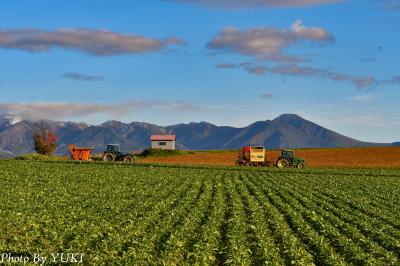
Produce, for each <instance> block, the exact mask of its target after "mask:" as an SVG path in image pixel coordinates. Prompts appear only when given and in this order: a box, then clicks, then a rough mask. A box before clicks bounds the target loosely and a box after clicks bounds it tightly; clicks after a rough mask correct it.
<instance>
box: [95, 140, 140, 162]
mask: <svg viewBox="0 0 400 266" xmlns="http://www.w3.org/2000/svg"><path fill="white" fill-rule="evenodd" d="M103 161H105V162H114V161H123V162H133V161H134V157H133V154H131V153H122V152H121V148H120V146H119V144H107V150H106V151H104V152H103Z"/></svg>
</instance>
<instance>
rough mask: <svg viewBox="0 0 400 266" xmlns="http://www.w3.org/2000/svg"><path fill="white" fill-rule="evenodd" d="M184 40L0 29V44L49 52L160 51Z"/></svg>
mask: <svg viewBox="0 0 400 266" xmlns="http://www.w3.org/2000/svg"><path fill="white" fill-rule="evenodd" d="M184 43H185V42H184V41H182V40H181V39H178V38H176V37H168V38H165V39H152V38H147V37H143V36H137V35H125V34H122V33H118V32H112V31H107V30H90V29H58V30H54V31H47V30H38V29H0V47H1V48H5V49H17V50H23V51H28V52H48V51H50V50H51V49H52V48H61V49H67V50H76V51H80V52H82V53H86V54H89V55H93V56H112V55H120V54H141V53H148V52H157V51H161V50H164V49H166V48H167V47H169V46H171V45H183V44H184Z"/></svg>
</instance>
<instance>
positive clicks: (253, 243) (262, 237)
mask: <svg viewBox="0 0 400 266" xmlns="http://www.w3.org/2000/svg"><path fill="white" fill-rule="evenodd" d="M248 178H251V175H249V174H248V173H242V174H241V175H240V176H238V178H235V180H234V181H235V184H236V187H237V190H238V192H239V196H240V198H241V200H242V202H243V204H244V206H245V212H246V224H247V235H248V242H249V243H250V249H251V251H252V254H253V261H252V262H253V264H254V265H263V264H264V265H284V264H285V263H284V260H283V259H282V257H281V256H280V252H279V247H277V246H276V244H275V241H274V238H273V237H272V235H273V233H272V232H271V230H270V228H268V225H267V222H266V220H265V215H264V211H263V206H261V205H260V204H259V203H258V201H257V200H256V199H255V197H254V196H253V195H251V193H250V192H249V190H248V188H247V187H246V185H245V183H244V182H245V181H244V180H245V179H248Z"/></svg>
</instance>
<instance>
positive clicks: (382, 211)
mask: <svg viewBox="0 0 400 266" xmlns="http://www.w3.org/2000/svg"><path fill="white" fill-rule="evenodd" d="M398 195H400V170H394V169H391V170H379V169H366V170H363V169H348V170H347V169H306V170H297V169H289V170H284V171H281V170H277V169H264V168H238V167H218V168H212V167H187V166H185V167H179V166H162V165H151V164H149V165H129V164H103V163H99V164H96V163H71V162H53V163H52V162H41V161H16V160H3V161H0V259H2V260H3V261H0V264H1V263H5V264H7V263H8V264H11V263H12V262H11V261H7V256H9V255H8V254H11V256H13V257H14V258H16V257H18V256H25V257H27V258H29V259H30V262H31V263H32V262H33V261H32V260H33V258H34V256H35V254H40V255H41V256H44V257H48V261H47V262H48V263H49V264H50V263H51V261H50V259H51V254H56V253H64V254H68V253H69V254H71V253H79V254H80V253H83V254H84V258H83V261H84V262H83V263H84V264H85V265H110V264H117V265H222V264H225V265H313V264H315V265H348V264H350V265H398V264H399V263H400V260H399V259H400V233H399V232H400V222H399V219H398V217H400V207H399V206H400V197H399V196H398ZM5 254H7V256H6V255H5ZM53 264H57V262H53Z"/></svg>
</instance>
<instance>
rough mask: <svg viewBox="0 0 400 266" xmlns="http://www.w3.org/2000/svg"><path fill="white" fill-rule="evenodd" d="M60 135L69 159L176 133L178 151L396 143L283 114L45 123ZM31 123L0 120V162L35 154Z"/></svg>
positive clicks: (59, 151) (140, 145) (137, 147)
mask: <svg viewBox="0 0 400 266" xmlns="http://www.w3.org/2000/svg"><path fill="white" fill-rule="evenodd" d="M46 122H47V123H48V124H49V126H50V128H51V129H52V130H53V131H54V132H55V133H56V135H57V136H58V147H57V151H56V153H57V154H68V153H69V151H68V144H70V143H73V144H75V145H76V146H78V147H79V146H85V147H87V146H90V147H95V152H96V153H99V152H102V151H103V150H104V148H105V146H106V145H107V144H108V143H118V144H120V145H121V148H122V149H123V150H125V151H132V150H142V149H145V148H148V147H149V146H150V135H151V134H169V133H172V134H175V135H176V136H177V148H178V149H191V150H216V149H237V148H239V147H242V146H246V145H260V146H265V147H268V148H284V147H285V148H325V147H362V146H388V145H399V143H393V144H387V143H370V142H362V141H359V140H356V139H352V138H349V137H346V136H343V135H341V134H339V133H336V132H334V131H332V130H329V129H326V128H324V127H321V126H319V125H317V124H315V123H313V122H311V121H308V120H306V119H304V118H302V117H300V116H298V115H295V114H283V115H280V116H278V117H277V118H275V119H273V120H266V121H258V122H255V123H253V124H251V125H249V126H247V127H243V128H236V127H229V126H216V125H213V124H210V123H207V122H199V123H194V122H192V123H189V124H177V125H171V126H158V125H154V124H149V123H144V122H132V123H122V122H119V121H108V122H105V123H103V124H101V125H96V126H94V125H88V124H85V123H75V122H60V121H46ZM34 127H35V123H34V122H32V121H28V120H21V121H20V120H18V119H15V117H13V116H11V115H2V116H0V157H12V156H15V155H19V154H23V153H29V152H33V141H32V134H33V131H34Z"/></svg>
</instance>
